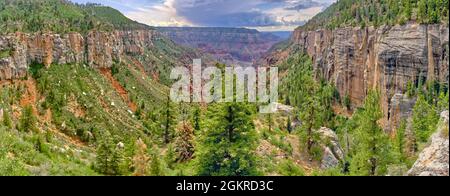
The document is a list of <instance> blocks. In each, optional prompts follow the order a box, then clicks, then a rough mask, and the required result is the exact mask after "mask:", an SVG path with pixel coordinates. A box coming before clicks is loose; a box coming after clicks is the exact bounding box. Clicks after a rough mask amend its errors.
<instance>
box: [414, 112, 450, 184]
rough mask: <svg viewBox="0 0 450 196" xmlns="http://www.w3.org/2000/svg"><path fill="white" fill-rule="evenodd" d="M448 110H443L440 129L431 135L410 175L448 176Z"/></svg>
mask: <svg viewBox="0 0 450 196" xmlns="http://www.w3.org/2000/svg"><path fill="white" fill-rule="evenodd" d="M448 118H449V116H448V111H445V112H442V114H441V122H440V125H439V128H438V131H437V132H436V133H435V134H433V136H431V140H430V144H429V146H428V147H426V148H425V149H424V150H423V151H422V152H421V153H420V155H419V158H418V159H417V161H416V162H415V163H414V165H413V167H412V168H411V169H410V170H409V171H408V173H407V175H409V176H448V175H449V173H448V172H449V156H448V152H449V146H448V123H449V121H448V120H449V119H448Z"/></svg>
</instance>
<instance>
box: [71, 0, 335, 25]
mask: <svg viewBox="0 0 450 196" xmlns="http://www.w3.org/2000/svg"><path fill="white" fill-rule="evenodd" d="M71 1H73V2H75V3H88V2H89V3H100V4H102V5H106V6H110V7H113V8H115V9H117V10H119V11H121V12H122V13H123V14H124V15H125V16H127V17H128V18H131V19H133V20H136V21H138V22H141V23H144V24H147V25H150V26H177V27H182V26H191V27H192V26H194V27H246V28H252V29H257V30H260V31H292V30H294V29H295V28H296V27H298V26H300V25H302V24H304V23H305V22H306V21H307V20H308V19H310V18H311V17H313V16H314V15H316V14H317V13H319V12H320V11H322V10H323V9H325V8H326V7H328V6H329V5H331V4H332V3H333V2H334V1H335V0H71Z"/></svg>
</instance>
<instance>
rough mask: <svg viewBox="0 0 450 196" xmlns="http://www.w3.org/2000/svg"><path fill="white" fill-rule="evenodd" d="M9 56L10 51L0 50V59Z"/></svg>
mask: <svg viewBox="0 0 450 196" xmlns="http://www.w3.org/2000/svg"><path fill="white" fill-rule="evenodd" d="M10 56H11V50H0V59H3V58H7V57H10Z"/></svg>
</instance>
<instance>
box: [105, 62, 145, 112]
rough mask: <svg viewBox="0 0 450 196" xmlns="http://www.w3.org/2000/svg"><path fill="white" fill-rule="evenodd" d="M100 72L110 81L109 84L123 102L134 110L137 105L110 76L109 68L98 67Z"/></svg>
mask: <svg viewBox="0 0 450 196" xmlns="http://www.w3.org/2000/svg"><path fill="white" fill-rule="evenodd" d="M100 72H101V73H102V74H103V75H104V76H105V77H106V78H107V79H108V80H109V81H110V82H111V85H112V86H113V87H114V89H115V90H116V91H117V93H119V95H120V96H121V97H122V99H123V100H124V101H125V103H127V105H128V107H129V108H130V110H131V111H133V112H135V111H136V110H137V105H136V104H135V103H133V102H132V101H131V100H130V98H129V96H128V92H127V91H126V90H125V88H124V87H123V86H122V85H120V83H119V82H118V81H117V80H116V79H115V78H114V77H113V76H112V74H111V70H110V69H100Z"/></svg>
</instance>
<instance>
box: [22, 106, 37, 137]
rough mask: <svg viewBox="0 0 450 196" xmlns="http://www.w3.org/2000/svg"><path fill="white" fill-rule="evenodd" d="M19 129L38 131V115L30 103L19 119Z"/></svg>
mask: <svg viewBox="0 0 450 196" xmlns="http://www.w3.org/2000/svg"><path fill="white" fill-rule="evenodd" d="M18 130H19V131H22V132H30V131H36V130H37V128H36V117H35V116H34V114H33V108H32V107H31V106H30V105H28V106H25V108H24V109H23V111H22V115H21V116H20V119H19V125H18Z"/></svg>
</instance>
